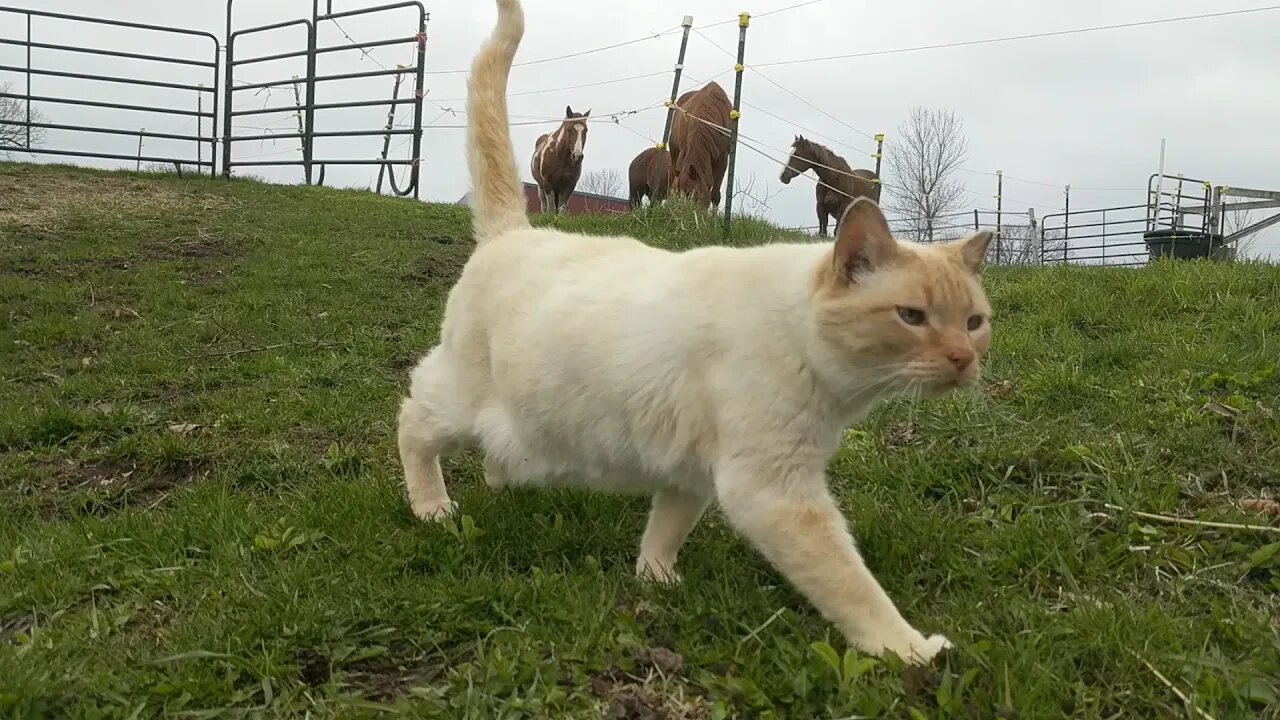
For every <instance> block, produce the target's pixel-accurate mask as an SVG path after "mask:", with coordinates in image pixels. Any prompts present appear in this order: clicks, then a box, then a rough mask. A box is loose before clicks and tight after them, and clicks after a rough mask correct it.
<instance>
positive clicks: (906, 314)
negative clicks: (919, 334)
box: [898, 306, 925, 325]
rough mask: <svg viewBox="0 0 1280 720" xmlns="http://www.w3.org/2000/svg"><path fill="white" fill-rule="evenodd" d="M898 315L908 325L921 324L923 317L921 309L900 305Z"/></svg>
mask: <svg viewBox="0 0 1280 720" xmlns="http://www.w3.org/2000/svg"><path fill="white" fill-rule="evenodd" d="M898 317H900V318H902V322H904V323H906V324H908V325H923V324H924V319H925V318H924V311H923V310H920V309H918V308H909V307H902V306H899V307H898Z"/></svg>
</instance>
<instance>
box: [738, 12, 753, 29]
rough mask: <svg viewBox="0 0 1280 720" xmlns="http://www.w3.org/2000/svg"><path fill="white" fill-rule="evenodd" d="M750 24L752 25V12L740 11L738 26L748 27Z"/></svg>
mask: <svg viewBox="0 0 1280 720" xmlns="http://www.w3.org/2000/svg"><path fill="white" fill-rule="evenodd" d="M750 25H751V13H749V12H740V13H738V27H748V26H750Z"/></svg>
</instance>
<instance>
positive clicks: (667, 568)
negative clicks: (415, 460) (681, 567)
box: [636, 557, 683, 585]
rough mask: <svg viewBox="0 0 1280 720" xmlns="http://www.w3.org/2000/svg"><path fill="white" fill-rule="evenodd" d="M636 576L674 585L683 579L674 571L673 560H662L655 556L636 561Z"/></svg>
mask: <svg viewBox="0 0 1280 720" xmlns="http://www.w3.org/2000/svg"><path fill="white" fill-rule="evenodd" d="M636 577H638V578H640V579H641V580H649V581H652V582H656V583H660V584H663V585H676V584H679V583H680V581H681V580H682V579H683V578H681V577H680V573H678V572H676V569H675V562H674V561H671V562H663V561H661V560H658V559H656V558H644V557H642V558H640V559H639V560H638V561H636Z"/></svg>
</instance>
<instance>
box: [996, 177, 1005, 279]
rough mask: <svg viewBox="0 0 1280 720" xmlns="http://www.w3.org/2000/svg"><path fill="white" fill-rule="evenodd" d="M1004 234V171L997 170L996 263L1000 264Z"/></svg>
mask: <svg viewBox="0 0 1280 720" xmlns="http://www.w3.org/2000/svg"><path fill="white" fill-rule="evenodd" d="M1003 235H1004V171H1003V170H997V171H996V264H997V265H999V264H1000V258H1001V257H1002V255H1003V253H1002V252H1001V251H1002V249H1003V244H1002V242H1001V239H1002V236H1003Z"/></svg>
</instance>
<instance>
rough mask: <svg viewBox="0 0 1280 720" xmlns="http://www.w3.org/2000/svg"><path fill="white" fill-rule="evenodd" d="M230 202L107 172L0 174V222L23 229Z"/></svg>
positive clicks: (54, 227)
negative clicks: (102, 173) (97, 174)
mask: <svg viewBox="0 0 1280 720" xmlns="http://www.w3.org/2000/svg"><path fill="white" fill-rule="evenodd" d="M230 204H232V201H231V200H230V199H229V198H226V197H223V196H221V195H215V194H213V193H194V192H191V191H189V190H187V189H184V188H183V187H182V186H180V185H175V184H171V183H166V182H155V181H147V180H140V179H135V178H127V177H121V176H111V175H103V176H96V175H87V174H74V175H73V174H68V173H60V172H33V171H21V170H19V171H8V172H0V224H13V225H17V226H18V227H20V228H22V229H24V230H27V231H44V232H51V231H56V230H57V229H58V228H60V227H62V226H63V225H65V224H66V223H67V222H68V221H69V220H70V219H72V218H76V217H84V216H86V215H87V216H91V217H96V218H102V219H104V220H108V219H111V218H116V219H128V220H129V221H134V220H136V219H138V218H140V217H141V218H148V217H173V216H176V215H183V214H186V215H190V214H192V213H195V212H202V211H209V210H217V209H221V208H224V207H227V206H229V205H230Z"/></svg>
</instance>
